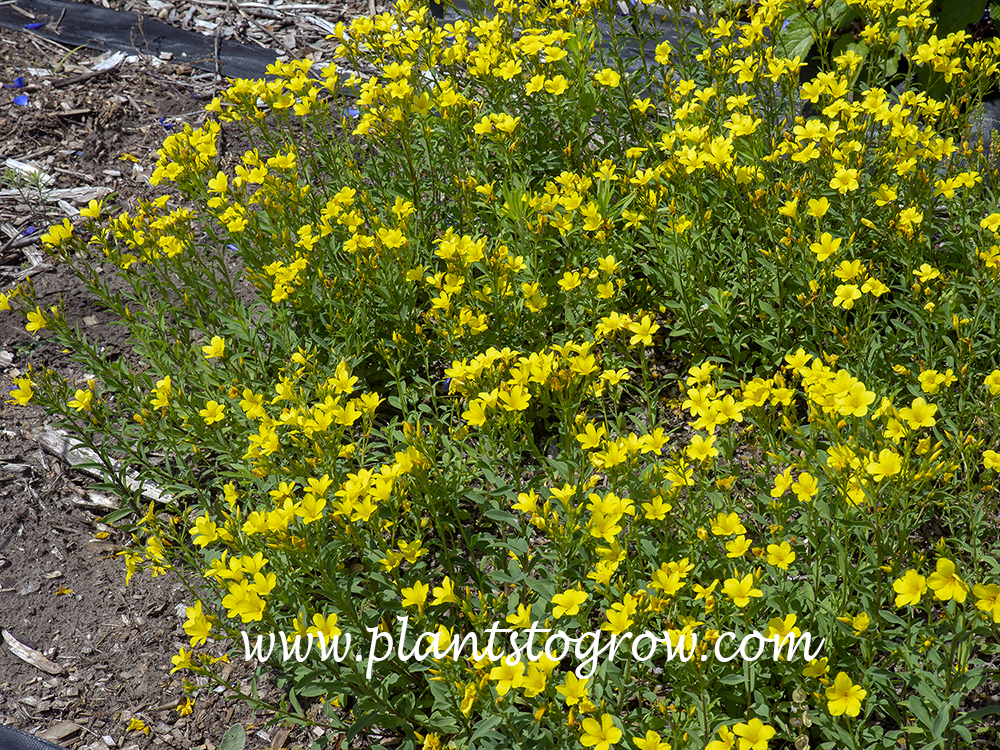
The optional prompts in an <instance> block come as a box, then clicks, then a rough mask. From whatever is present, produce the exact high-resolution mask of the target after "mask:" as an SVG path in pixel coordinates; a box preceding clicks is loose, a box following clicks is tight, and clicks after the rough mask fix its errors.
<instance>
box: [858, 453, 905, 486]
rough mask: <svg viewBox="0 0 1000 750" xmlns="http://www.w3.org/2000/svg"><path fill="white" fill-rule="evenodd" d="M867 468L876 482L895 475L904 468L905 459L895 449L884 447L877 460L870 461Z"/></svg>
mask: <svg viewBox="0 0 1000 750" xmlns="http://www.w3.org/2000/svg"><path fill="white" fill-rule="evenodd" d="M866 470H867V472H868V473H869V474H871V475H872V476H873V477H874V479H875V481H876V482H881V481H882V480H883V479H885V478H886V477H891V476H895V475H896V474H898V473H899V472H900V471H902V470H903V459H902V458H901V457H900V455H899V454H898V453H896V452H895V451H891V450H889V449H888V448H883V449H882V451H881V452H880V453H879V455H878V459H877V460H872V461H869V462H868V466H867V467H866Z"/></svg>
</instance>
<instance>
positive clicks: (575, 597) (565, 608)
mask: <svg viewBox="0 0 1000 750" xmlns="http://www.w3.org/2000/svg"><path fill="white" fill-rule="evenodd" d="M588 597H589V594H587V592H586V591H580V590H579V589H566V591H564V592H562V593H561V594H556V595H555V596H553V597H552V603H553V604H554V605H556V606H555V607H553V609H552V616H553V617H555V618H556V619H557V620H558V619H559V618H560V617H562V616H563V615H568V616H570V617H572V616H573V615H575V614H579V612H580V605H581V604H583V603H584V602H585V601H587V598H588Z"/></svg>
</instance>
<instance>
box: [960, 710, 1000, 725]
mask: <svg viewBox="0 0 1000 750" xmlns="http://www.w3.org/2000/svg"><path fill="white" fill-rule="evenodd" d="M990 715H996V716H1000V706H985V707H984V708H977V709H976V710H975V711H969V713H967V714H962V715H961V716H956V717H955V724H972V723H973V722H978V721H979V720H980V719H981V718H983V717H984V716H990Z"/></svg>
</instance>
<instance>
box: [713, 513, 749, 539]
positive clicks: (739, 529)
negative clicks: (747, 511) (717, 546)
mask: <svg viewBox="0 0 1000 750" xmlns="http://www.w3.org/2000/svg"><path fill="white" fill-rule="evenodd" d="M712 533H713V534H715V535H716V536H735V535H737V534H746V533H747V530H746V528H745V527H744V526H743V524H742V523H741V522H740V517H739V516H738V515H736V514H735V513H728V514H726V513H720V514H719V515H717V516H716V517H715V518H713V519H712Z"/></svg>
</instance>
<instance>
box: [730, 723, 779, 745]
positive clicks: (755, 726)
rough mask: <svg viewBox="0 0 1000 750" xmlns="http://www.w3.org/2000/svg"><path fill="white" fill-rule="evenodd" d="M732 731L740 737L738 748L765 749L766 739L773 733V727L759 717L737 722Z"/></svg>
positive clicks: (772, 735)
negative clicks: (746, 721) (745, 721)
mask: <svg viewBox="0 0 1000 750" xmlns="http://www.w3.org/2000/svg"><path fill="white" fill-rule="evenodd" d="M733 732H734V733H735V734H736V736H737V737H739V738H740V747H739V750H767V741H768V740H770V739H771V738H772V737H774V735H775V729H774V727H771V726H768V725H767V724H765V723H764V722H762V721H761V720H760V719H750V721H749V723H746V724H744V723H742V722H741V723H739V724H737V725H736V726H735V727H733Z"/></svg>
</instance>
